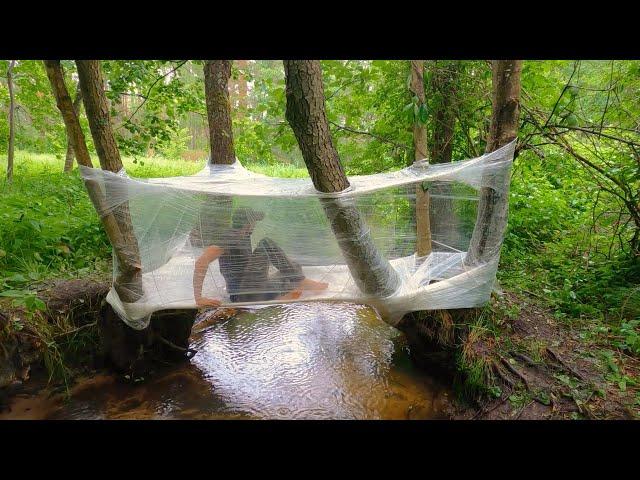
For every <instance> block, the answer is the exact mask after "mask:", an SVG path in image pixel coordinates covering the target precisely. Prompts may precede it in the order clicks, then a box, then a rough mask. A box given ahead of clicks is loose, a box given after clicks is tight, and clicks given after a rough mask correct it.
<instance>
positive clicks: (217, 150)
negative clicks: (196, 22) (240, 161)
mask: <svg viewBox="0 0 640 480" xmlns="http://www.w3.org/2000/svg"><path fill="white" fill-rule="evenodd" d="M229 77H231V61H230V60H207V61H206V62H205V63H204V88H205V96H206V103H207V118H208V120H209V143H210V145H211V163H215V164H222V165H231V164H232V163H233V162H235V160H236V155H235V151H234V148H233V130H232V126H231V106H230V103H229Z"/></svg>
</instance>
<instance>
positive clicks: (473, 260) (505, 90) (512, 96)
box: [397, 60, 522, 375]
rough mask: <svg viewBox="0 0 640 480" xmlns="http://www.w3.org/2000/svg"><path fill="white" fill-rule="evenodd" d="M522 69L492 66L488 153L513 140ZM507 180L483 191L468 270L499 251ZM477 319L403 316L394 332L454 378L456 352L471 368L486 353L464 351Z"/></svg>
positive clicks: (441, 313)
mask: <svg viewBox="0 0 640 480" xmlns="http://www.w3.org/2000/svg"><path fill="white" fill-rule="evenodd" d="M521 68H522V62H521V61H518V60H499V61H494V62H493V63H492V71H493V114H492V120H491V130H490V135H489V137H488V139H487V152H491V151H493V150H495V149H497V148H500V147H502V146H504V145H506V144H507V143H509V142H510V141H511V140H513V139H514V138H515V137H516V134H517V126H518V114H519V108H518V105H519V95H520V71H521ZM509 180H510V176H509V174H507V175H505V176H504V178H501V179H499V181H500V182H501V183H500V184H498V186H499V187H500V190H501V192H500V193H497V192H496V191H495V190H494V189H491V188H482V189H481V192H480V202H479V206H478V219H477V223H476V227H475V229H474V233H473V236H472V240H471V245H470V247H469V253H468V254H467V260H465V262H466V263H467V265H469V266H473V265H478V264H479V263H482V262H485V261H487V260H489V259H491V258H493V255H495V254H496V253H497V250H496V248H497V247H499V245H500V241H501V239H502V235H503V233H504V228H505V227H506V210H507V206H508V203H507V201H508V186H509ZM494 185H495V183H494ZM494 217H497V218H494ZM491 232H495V234H490V233H491ZM477 315H478V309H475V308H464V309H453V310H431V311H421V312H412V313H409V314H407V315H405V316H404V317H403V318H402V320H401V321H400V322H399V323H398V325H397V328H399V329H400V330H401V331H402V332H404V333H405V335H406V336H407V339H408V342H409V344H410V346H411V354H412V357H413V359H414V360H415V361H416V362H417V363H418V364H421V365H423V366H429V367H431V368H432V367H433V366H434V365H435V366H437V367H443V368H445V369H446V370H448V371H450V372H454V373H455V374H456V375H457V374H459V373H461V372H460V371H458V370H456V359H457V358H459V355H460V352H462V351H464V352H467V353H466V355H471V357H470V358H467V360H466V362H467V364H471V363H472V362H473V361H474V360H476V359H477V358H479V357H475V356H474V355H476V353H474V352H478V351H479V352H482V351H484V350H485V349H484V348H478V347H477V346H476V347H473V346H471V347H470V348H465V345H467V344H468V343H469V342H470V339H469V325H470V324H471V323H473V321H474V318H477ZM477 355H481V353H480V354H477Z"/></svg>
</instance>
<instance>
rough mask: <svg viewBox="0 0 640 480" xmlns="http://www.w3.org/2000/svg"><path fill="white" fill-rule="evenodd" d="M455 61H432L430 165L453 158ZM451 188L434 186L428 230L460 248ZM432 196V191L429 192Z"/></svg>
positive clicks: (460, 241)
mask: <svg viewBox="0 0 640 480" xmlns="http://www.w3.org/2000/svg"><path fill="white" fill-rule="evenodd" d="M458 65H459V62H458V61H447V62H443V61H435V62H433V70H432V75H431V81H430V82H429V94H430V96H431V98H432V102H433V104H434V106H433V108H432V111H433V118H432V125H433V126H432V129H431V132H432V135H431V138H430V142H429V152H430V157H431V158H430V161H431V163H434V164H435V163H450V162H451V160H452V156H453V135H454V129H455V124H456V104H457V91H456V82H457V78H458V72H459V69H458ZM451 191H452V190H451V185H448V184H440V185H438V195H439V196H438V197H437V198H433V199H432V202H431V212H432V213H433V215H432V216H431V231H432V232H434V233H435V235H437V236H438V237H439V238H440V239H441V240H440V241H441V242H443V241H444V243H447V245H450V246H452V247H455V248H462V246H463V244H464V243H465V242H464V241H463V238H462V235H461V232H460V228H461V227H460V219H459V217H458V216H457V215H456V213H455V209H454V200H452V199H451V198H449V197H451ZM432 193H433V192H432Z"/></svg>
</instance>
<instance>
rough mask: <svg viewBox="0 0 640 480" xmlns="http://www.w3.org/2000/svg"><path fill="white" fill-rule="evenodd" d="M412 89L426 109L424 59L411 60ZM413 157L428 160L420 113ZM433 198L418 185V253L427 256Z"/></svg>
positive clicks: (429, 245) (414, 120)
mask: <svg viewBox="0 0 640 480" xmlns="http://www.w3.org/2000/svg"><path fill="white" fill-rule="evenodd" d="M410 63H411V83H410V90H411V93H412V94H413V97H414V100H415V102H416V104H417V105H418V111H420V109H424V105H425V94H424V60H411V62H410ZM413 158H414V161H416V162H417V161H420V160H428V158H429V154H428V150H427V125H426V123H425V122H422V121H421V119H420V115H417V116H415V115H414V119H413ZM430 205H431V199H430V196H429V191H428V190H426V189H425V188H424V187H423V185H422V184H420V185H416V253H417V255H418V257H425V256H427V255H429V254H430V253H431V225H430V223H431V221H430V215H429V208H430Z"/></svg>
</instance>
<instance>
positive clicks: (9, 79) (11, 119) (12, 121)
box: [7, 60, 16, 183]
mask: <svg viewBox="0 0 640 480" xmlns="http://www.w3.org/2000/svg"><path fill="white" fill-rule="evenodd" d="M15 65H16V61H15V60H11V61H10V62H9V68H7V87H8V88H9V145H8V148H7V182H9V183H11V181H12V180H13V153H14V152H13V151H14V147H15V145H14V144H15V139H16V126H15V108H16V98H15V93H14V91H13V68H14V67H15Z"/></svg>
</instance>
